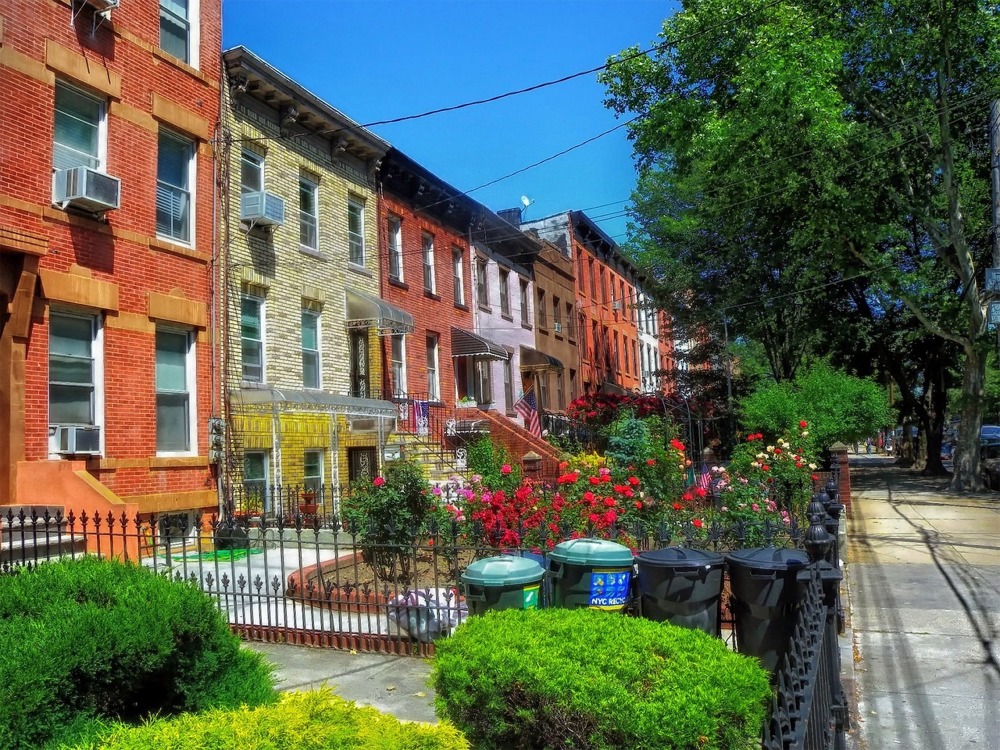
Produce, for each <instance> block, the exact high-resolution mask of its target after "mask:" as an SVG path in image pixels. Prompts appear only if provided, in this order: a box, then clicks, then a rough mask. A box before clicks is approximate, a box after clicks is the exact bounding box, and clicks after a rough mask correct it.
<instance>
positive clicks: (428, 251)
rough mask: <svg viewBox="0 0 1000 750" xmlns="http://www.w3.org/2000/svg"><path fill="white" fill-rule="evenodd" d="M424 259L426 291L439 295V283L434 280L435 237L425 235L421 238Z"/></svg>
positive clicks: (425, 233)
mask: <svg viewBox="0 0 1000 750" xmlns="http://www.w3.org/2000/svg"><path fill="white" fill-rule="evenodd" d="M421 242H422V246H423V253H422V255H423V259H424V291H425V292H430V293H431V294H436V293H437V283H436V282H435V279H434V235H432V234H428V233H427V232H424V233H423V236H422V238H421Z"/></svg>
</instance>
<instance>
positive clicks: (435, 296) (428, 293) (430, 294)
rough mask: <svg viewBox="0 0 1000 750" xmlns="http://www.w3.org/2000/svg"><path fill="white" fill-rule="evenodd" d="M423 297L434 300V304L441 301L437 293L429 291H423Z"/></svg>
mask: <svg viewBox="0 0 1000 750" xmlns="http://www.w3.org/2000/svg"><path fill="white" fill-rule="evenodd" d="M424 296H425V297H427V298H428V299H432V300H434V301H435V302H440V301H441V295H440V294H438V293H437V292H432V291H430V290H429V289H424Z"/></svg>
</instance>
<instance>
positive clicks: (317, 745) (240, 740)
mask: <svg viewBox="0 0 1000 750" xmlns="http://www.w3.org/2000/svg"><path fill="white" fill-rule="evenodd" d="M151 747H155V748H158V750H182V749H185V750H186V749H187V748H212V750H245V748H254V750H286V749H287V750H339V749H340V748H345V749H346V748H357V749H358V750H364V749H368V748H370V749H371V750H424V749H426V750H464V749H465V748H468V747H469V745H468V743H467V742H466V741H465V739H464V738H463V737H462V735H461V734H459V732H458V731H457V730H456V729H455V728H454V727H452V726H450V725H448V724H440V725H437V726H430V725H426V724H415V723H403V722H400V721H398V720H396V719H394V718H393V717H391V716H387V715H386V714H382V713H379V712H378V711H376V710H375V709H374V708H363V707H360V706H356V705H355V704H354V703H353V702H351V701H347V700H344V699H343V698H339V697H338V696H336V695H334V694H333V693H332V692H331V691H330V690H329V688H322V689H320V690H315V691H311V692H307V693H288V694H286V695H283V696H282V697H281V700H280V702H279V703H277V704H276V705H272V706H263V707H258V708H244V709H242V710H212V711H207V712H205V713H202V714H198V715H186V716H180V717H177V718H173V719H157V720H155V721H151V722H149V723H148V724H146V725H145V726H142V727H126V726H119V727H115V728H112V729H111V730H107V729H105V730H104V731H103V732H99V733H98V734H96V735H95V736H94V737H93V738H92V739H90V740H89V741H88V742H84V743H82V744H80V745H78V746H77V748H78V750H85V749H86V750H92V749H93V750H96V748H101V750H146V749H147V748H151Z"/></svg>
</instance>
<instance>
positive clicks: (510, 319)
mask: <svg viewBox="0 0 1000 750" xmlns="http://www.w3.org/2000/svg"><path fill="white" fill-rule="evenodd" d="M500 317H501V318H503V319H504V320H506V321H508V322H509V323H513V322H514V316H513V315H511V314H510V313H500Z"/></svg>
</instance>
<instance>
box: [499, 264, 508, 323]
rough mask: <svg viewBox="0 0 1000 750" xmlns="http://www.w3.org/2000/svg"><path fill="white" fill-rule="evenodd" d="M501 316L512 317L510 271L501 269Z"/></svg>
mask: <svg viewBox="0 0 1000 750" xmlns="http://www.w3.org/2000/svg"><path fill="white" fill-rule="evenodd" d="M500 314H501V315H506V316H507V317H508V318H509V317H510V271H508V270H507V269H506V268H501V269H500Z"/></svg>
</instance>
